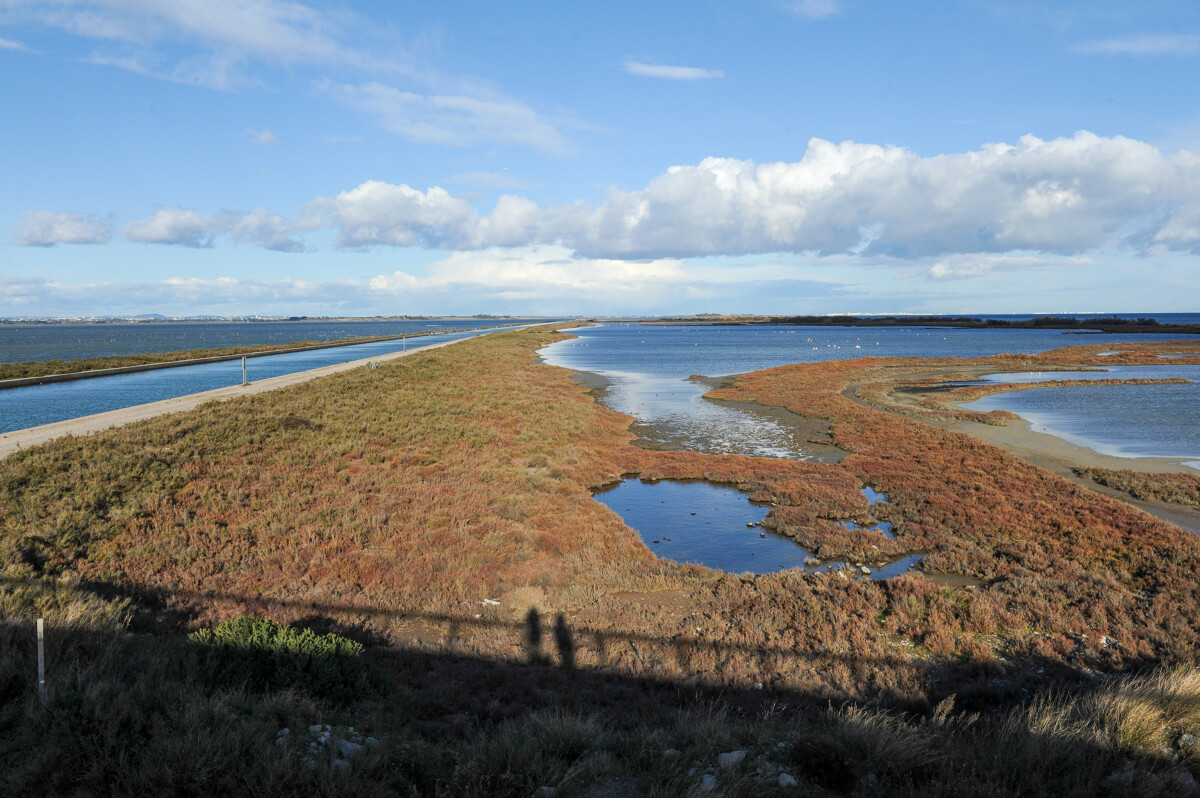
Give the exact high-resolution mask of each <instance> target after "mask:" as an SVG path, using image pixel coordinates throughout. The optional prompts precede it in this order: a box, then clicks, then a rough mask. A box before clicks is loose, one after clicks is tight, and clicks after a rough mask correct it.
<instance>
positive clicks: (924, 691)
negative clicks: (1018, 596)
mask: <svg viewBox="0 0 1200 798" xmlns="http://www.w3.org/2000/svg"><path fill="white" fill-rule="evenodd" d="M17 582H19V583H21V584H22V585H24V586H26V587H30V586H37V585H39V582H38V580H14V579H11V578H8V577H0V584H5V583H17ZM47 589H48V588H47ZM78 589H79V590H81V591H87V592H94V593H98V594H100V595H104V596H106V597H108V598H113V597H116V596H121V597H126V598H132V599H134V600H135V601H136V603H137V604H138V606H139V607H142V608H145V609H148V610H150V611H151V612H154V611H157V613H158V615H159V617H160V618H163V619H165V620H166V621H167V625H168V626H176V627H178V628H180V629H182V628H184V627H185V626H186V625H188V623H189V619H191V618H195V617H196V615H197V614H198V613H197V612H195V611H189V610H188V609H187V608H189V607H190V608H192V609H193V610H195V609H197V608H211V607H213V606H214V605H216V606H217V607H218V612H219V614H220V615H223V616H229V615H232V614H259V615H266V616H275V617H276V619H281V618H286V619H288V620H290V621H291V622H292V623H293V624H295V625H298V626H305V627H309V628H313V629H314V630H315V631H319V632H336V633H338V634H342V635H344V636H348V637H352V638H355V639H357V640H359V641H360V642H362V643H364V644H366V645H367V646H368V650H367V656H368V658H369V659H370V660H371V661H373V662H375V663H376V664H377V665H379V666H380V668H381V669H382V670H383V671H384V672H385V674H387V675H389V676H390V677H392V678H393V680H395V681H396V682H397V683H398V684H401V685H402V686H403V687H404V688H405V689H406V690H408V691H410V692H412V693H413V694H414V695H418V696H420V698H419V700H418V701H417V703H418V704H421V705H425V704H430V703H433V704H437V705H439V706H442V707H451V706H455V705H469V706H470V707H471V709H469V710H464V711H469V712H473V713H476V714H480V713H482V714H483V715H487V716H492V715H495V712H494V711H491V710H489V709H488V707H492V708H493V709H494V708H495V707H494V706H493V705H494V704H495V702H496V700H498V699H497V698H496V697H497V696H500V695H502V696H505V698H504V700H503V701H501V702H500V704H501V705H503V706H509V707H513V706H516V707H526V708H528V706H531V705H532V706H543V705H545V706H562V705H567V706H575V705H578V706H589V707H593V708H595V707H599V706H613V707H614V708H615V706H616V705H622V706H623V707H624V709H625V710H628V707H629V706H630V702H631V701H632V702H633V703H638V702H640V701H641V700H642V699H641V698H636V700H635V698H631V696H642V697H644V696H645V695H650V694H654V695H658V696H659V698H658V699H656V700H660V701H666V705H667V706H670V707H673V708H674V709H673V710H672V711H675V710H678V709H679V708H680V707H681V706H684V705H693V704H695V703H696V702H697V701H699V702H701V703H703V702H705V701H712V702H720V703H722V704H725V705H735V706H737V707H740V708H742V709H747V710H748V711H761V708H762V707H764V706H768V705H772V704H774V705H781V706H789V707H792V708H796V707H799V706H808V707H813V708H815V707H827V706H828V705H830V704H831V703H833V704H840V703H843V702H845V701H851V702H854V703H867V704H872V705H877V706H884V707H890V708H894V709H900V710H905V711H915V712H925V711H928V710H929V709H930V708H931V707H932V706H933V705H934V704H936V703H937V702H938V701H940V700H942V699H943V698H945V697H947V696H948V695H950V694H957V696H958V705H959V706H960V707H961V708H976V709H983V710H996V709H998V708H1000V707H1003V706H1007V705H1013V704H1017V703H1022V702H1024V701H1026V700H1027V699H1028V697H1029V695H1030V694H1031V692H1032V691H1033V690H1035V689H1037V688H1038V687H1044V686H1047V685H1050V684H1054V685H1058V686H1063V687H1070V688H1072V689H1077V688H1081V687H1084V686H1086V685H1087V684H1088V683H1089V682H1090V678H1089V676H1087V675H1085V674H1084V673H1083V672H1082V671H1079V670H1076V669H1074V668H1071V667H1069V666H1066V665H1064V664H1063V663H1061V662H1058V661H1054V660H1049V659H1036V660H1035V659H1030V660H1029V661H1028V662H1027V663H1026V664H1027V665H1029V667H1025V668H1021V669H1020V670H1021V673H1020V674H1017V675H1013V674H1012V673H1010V674H1008V675H1007V676H1006V678H1005V679H1003V680H1001V679H996V678H993V677H994V676H995V675H996V664H995V663H994V662H980V661H976V660H971V659H967V658H960V659H941V660H933V659H930V658H913V657H910V656H907V655H906V654H905V653H904V652H902V651H897V652H895V653H884V654H878V653H866V652H861V651H855V650H852V649H850V648H848V647H847V648H843V649H842V650H829V649H827V648H815V647H810V648H803V647H784V646H780V645H769V644H747V643H742V642H737V641H731V640H728V639H725V640H719V639H711V638H706V637H703V636H701V635H696V634H688V633H684V632H677V633H673V634H651V633H647V632H644V631H639V630H630V629H619V628H612V627H607V628H598V627H595V626H588V625H574V624H572V622H571V621H570V619H569V618H568V617H567V616H566V615H565V614H563V613H558V614H556V615H555V616H554V619H553V621H550V620H549V619H548V618H545V617H543V613H542V612H541V611H539V610H538V609H537V608H536V607H532V608H530V609H529V610H528V611H527V612H526V613H525V614H524V617H523V618H522V619H520V620H513V619H507V618H502V617H498V616H497V615H495V614H492V615H489V614H488V612H487V611H486V610H485V612H480V613H478V614H474V615H464V614H454V613H445V612H428V611H420V610H413V609H404V608H386V607H378V606H373V605H368V604H362V603H355V602H317V601H311V600H304V599H290V598H274V597H267V596H245V595H238V594H234V593H226V592H220V591H186V590H178V589H162V588H160V589H154V590H137V591H132V590H128V589H123V588H119V587H117V586H114V585H112V584H111V583H81V584H80V585H79V586H78ZM490 612H491V613H496V612H497V610H496V608H494V607H493V608H490ZM381 627H382V631H381ZM418 627H419V628H418ZM414 629H417V631H420V632H421V634H417V635H413V634H411V632H412V631H413V630H414ZM405 630H408V632H410V633H409V634H406V633H405ZM1038 669H1040V670H1038ZM664 696H671V698H670V699H669V700H668V699H667V698H664ZM634 714H635V715H636V714H637V713H634ZM652 714H653V713H652Z"/></svg>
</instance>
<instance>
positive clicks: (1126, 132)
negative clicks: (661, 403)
mask: <svg viewBox="0 0 1200 798" xmlns="http://www.w3.org/2000/svg"><path fill="white" fill-rule="evenodd" d="M1198 64H1200V6H1196V5H1195V4H1193V3H1185V2H1154V1H1153V0H1149V1H1148V2H1140V3H1127V2H1126V3H1117V2H1104V1H1103V0H1097V1H1096V2H1079V3H1074V2H1062V3H1046V2H1041V3H1035V2H1023V0H1011V1H1008V0H996V1H995V2H989V1H988V0H974V1H964V2H938V3H932V2H910V3H892V2H886V3H885V2H866V0H744V1H743V2H738V3H729V2H703V1H700V2H687V3H674V2H662V3H654V4H646V3H640V2H639V3H625V2H605V3H597V4H587V3H555V4H551V3H508V4H498V3H494V2H487V3H485V2H478V3H468V2H446V3H440V4H432V3H424V4H417V3H405V4H398V3H392V2H380V3H366V2H360V3H347V4H338V3H336V2H321V3H315V2H287V1H285V0H171V2H156V1H155V0H42V1H41V2H24V0H0V74H2V75H3V77H4V79H3V80H0V107H2V108H3V109H4V113H3V114H0V181H2V182H0V185H3V187H4V190H3V191H2V192H0V316H8V317H21V316H79V315H104V314H112V315H126V314H128V315H133V314H140V313H163V314H167V315H190V314H220V315H226V314H229V315H241V314H263V315H301V314H304V315H374V314H403V313H409V314H441V313H514V314H531V313H533V314H556V315H557V314H594V313H604V314H668V313H684V312H762V313H840V312H876V313H877V312H935V313H1004V312H1059V311H1066V312H1082V311H1128V312H1154V311H1160V312H1170V311H1196V310H1197V309H1198V307H1197V305H1198V302H1197V299H1198V298H1200V275H1198V270H1197V266H1198V265H1200V258H1198V255H1200V103H1197V100H1198V99H1200V97H1198V94H1200V92H1198V89H1197V87H1200V70H1198V69H1197V66H1198Z"/></svg>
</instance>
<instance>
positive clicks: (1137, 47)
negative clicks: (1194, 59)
mask: <svg viewBox="0 0 1200 798" xmlns="http://www.w3.org/2000/svg"><path fill="white" fill-rule="evenodd" d="M1074 50H1075V52H1077V53H1097V54H1101V55H1193V54H1194V53H1196V52H1200V35H1198V34H1194V33H1142V34H1134V35H1130V36H1121V37H1118V38H1114V39H1095V40H1092V41H1088V42H1083V43H1082V44H1079V45H1077V46H1076V47H1075V48H1074Z"/></svg>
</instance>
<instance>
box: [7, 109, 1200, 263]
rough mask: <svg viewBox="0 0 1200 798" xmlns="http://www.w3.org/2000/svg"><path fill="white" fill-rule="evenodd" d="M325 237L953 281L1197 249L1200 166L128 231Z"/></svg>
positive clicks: (287, 245)
mask: <svg viewBox="0 0 1200 798" xmlns="http://www.w3.org/2000/svg"><path fill="white" fill-rule="evenodd" d="M110 228H111V223H109V222H102V221H97V220H95V219H94V218H91V217H84V216H82V215H80V214H70V213H66V214H61V213H60V214H56V213H53V212H50V211H37V212H31V213H27V214H25V215H24V216H23V217H22V220H21V222H20V223H19V225H18V231H17V236H16V239H17V242H18V243H22V244H30V245H33V244H37V245H49V244H53V243H103V242H106V241H107V240H108V237H109V236H110V235H111V233H110ZM322 228H325V229H330V230H332V231H334V233H335V234H336V238H335V246H336V247H338V248H340V249H347V250H366V249H373V248H380V247H400V248H410V247H420V248H426V249H436V250H444V251H449V252H455V251H461V252H466V251H477V250H486V249H496V248H519V247H529V246H559V247H563V248H565V249H566V250H568V251H570V252H571V253H573V255H574V256H577V257H580V258H590V259H600V260H604V259H609V260H616V259H619V260H626V261H650V260H655V259H663V258H695V257H706V256H735V257H736V256H743V255H761V254H766V253H793V254H799V253H803V254H805V255H806V256H811V257H818V258H829V257H831V256H836V255H847V254H848V255H854V256H862V257H878V258H887V259H890V260H891V261H892V262H896V263H899V262H902V261H905V260H910V261H912V260H915V259H922V258H943V259H947V258H951V257H952V256H953V257H959V259H958V260H946V263H947V264H951V263H953V264H956V265H947V266H945V267H944V268H943V269H942V270H941V271H940V272H938V273H937V274H936V275H933V276H937V277H939V278H942V279H945V278H948V277H954V276H969V275H970V274H972V273H975V272H978V270H979V269H982V268H984V267H982V266H981V267H966V266H962V265H961V264H962V263H963V261H962V260H961V256H995V255H1003V254H1006V253H1007V254H1010V255H1011V254H1014V253H1016V254H1020V253H1026V254H1028V253H1042V254H1045V255H1052V256H1058V257H1065V256H1075V255H1082V254H1086V253H1088V252H1092V251H1095V250H1098V249H1101V248H1105V247H1114V246H1116V247H1124V248H1126V249H1128V250H1132V251H1137V252H1141V253H1143V254H1154V253H1157V252H1162V251H1169V250H1174V251H1183V252H1192V253H1200V157H1197V156H1196V155H1193V154H1192V153H1190V152H1188V151H1180V152H1178V153H1175V154H1173V155H1165V154H1164V153H1162V152H1161V151H1159V150H1158V149H1157V148H1155V147H1154V146H1152V145H1150V144H1147V143H1144V142H1140V141H1136V140H1133V139H1128V138H1123V137H1120V136H1116V137H1111V138H1106V137H1101V136H1096V135H1094V134H1092V133H1087V132H1080V133H1077V134H1075V135H1074V136H1071V137H1066V138H1059V139H1054V140H1049V141H1046V140H1042V139H1039V138H1037V137H1034V136H1025V137H1022V138H1021V139H1020V140H1019V141H1018V142H1017V143H1015V144H986V145H984V146H982V147H981V148H979V149H977V150H974V151H970V152H964V153H952V154H946V155H935V156H922V155H919V154H917V153H915V152H913V151H912V150H908V149H905V148H903V147H896V146H889V145H876V144H863V143H858V142H853V141H844V142H841V143H836V144H835V143H833V142H829V141H825V140H822V139H818V138H814V139H811V140H810V141H809V143H808V147H807V149H806V151H805V153H804V156H803V157H802V158H801V159H800V160H798V161H792V162H775V163H756V162H754V161H749V160H739V159H735V158H705V159H704V160H702V161H700V162H699V163H697V164H694V165H681V166H673V167H670V168H668V169H667V170H666V171H665V172H663V173H662V174H660V175H658V176H657V177H655V178H654V179H653V180H651V181H650V182H649V183H648V184H647V185H646V186H645V187H644V188H641V189H637V190H633V191H625V190H620V189H616V188H613V189H610V190H609V191H608V193H607V195H606V196H605V197H604V198H603V200H602V201H600V202H598V203H588V202H584V201H577V202H574V203H565V204H556V205H548V206H541V205H539V204H538V203H537V202H535V201H533V200H532V199H529V198H528V197H524V196H521V195H519V194H513V193H510V194H504V195H502V196H500V197H499V198H498V199H497V201H496V203H495V204H494V205H493V206H492V208H491V210H490V212H489V213H481V212H480V210H478V209H477V208H476V207H475V206H474V205H473V204H472V203H471V202H469V201H468V200H467V199H466V198H464V197H458V196H454V195H453V194H451V193H450V192H449V191H447V190H446V189H444V188H442V187H440V186H433V187H430V188H428V189H425V190H421V189H418V188H414V187H412V186H409V185H407V184H404V183H388V182H385V181H380V180H367V181H365V182H363V183H361V184H359V185H357V186H355V187H353V188H349V189H347V190H345V191H342V192H340V193H339V194H337V195H336V196H333V197H318V198H316V199H315V200H312V201H310V202H308V203H307V204H306V205H304V206H303V211H302V215H301V216H299V217H297V218H293V219H286V218H285V217H283V216H281V215H279V214H277V213H273V212H269V211H267V210H266V209H263V208H260V209H258V210H256V211H252V212H248V213H247V212H241V211H228V210H223V211H220V212H217V213H202V212H199V211H196V210H193V209H190V208H183V207H160V208H158V209H157V210H156V211H155V212H154V213H153V214H151V215H150V216H148V217H145V218H141V219H134V220H132V221H130V222H128V223H127V224H126V226H125V228H124V237H125V238H126V239H127V240H129V241H135V242H141V243H157V244H174V245H180V246H189V247H200V248H204V247H211V246H213V245H214V244H215V243H216V241H217V240H218V239H219V238H220V237H222V236H225V237H228V238H229V239H231V240H233V241H235V242H238V243H249V244H253V245H257V246H262V247H264V248H267V249H271V250H277V251H284V252H302V251H306V250H307V249H311V247H308V246H307V244H306V243H305V241H304V238H303V237H304V235H305V234H306V233H309V232H312V231H314V230H318V229H322ZM985 262H989V261H986V260H984V261H980V263H985ZM1011 262H1012V263H1020V262H1021V261H1020V260H1019V258H1018V259H1017V260H1013V261H1011ZM986 270H990V267H988V268H987V269H986ZM931 274H933V273H931Z"/></svg>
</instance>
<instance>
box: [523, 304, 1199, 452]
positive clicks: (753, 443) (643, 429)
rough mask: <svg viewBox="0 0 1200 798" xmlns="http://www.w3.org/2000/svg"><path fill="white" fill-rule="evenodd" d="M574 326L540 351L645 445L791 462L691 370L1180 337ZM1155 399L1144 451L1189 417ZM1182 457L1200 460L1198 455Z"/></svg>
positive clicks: (766, 425)
mask: <svg viewBox="0 0 1200 798" xmlns="http://www.w3.org/2000/svg"><path fill="white" fill-rule="evenodd" d="M571 333H572V334H573V335H575V336H577V337H576V338H575V339H572V340H566V341H560V342H558V343H555V344H551V345H550V346H548V347H545V348H544V349H542V350H541V354H542V356H543V358H544V359H545V360H546V361H547V362H548V363H551V364H553V365H557V366H565V367H567V368H571V369H575V370H577V371H587V372H592V373H595V374H599V375H601V376H602V377H604V378H605V379H607V380H608V381H609V382H610V383H611V387H610V388H609V389H608V390H607V392H606V394H605V396H604V403H605V404H606V405H608V406H609V407H611V408H613V409H614V410H619V411H621V412H623V413H628V414H629V415H631V416H634V417H635V418H637V419H638V422H639V424H638V426H637V430H638V432H639V433H640V434H642V435H643V436H645V437H647V438H649V439H650V441H651V442H652V443H656V444H661V445H669V446H677V445H680V444H681V443H682V444H683V445H684V446H685V447H686V448H687V449H689V450H694V451H701V452H705V453H710V454H726V453H731V452H738V453H743V454H753V455H758V456H766V457H789V458H795V459H811V458H813V457H814V452H813V451H812V450H810V449H806V448H805V447H804V446H803V442H801V443H800V444H799V445H798V444H797V442H796V441H795V440H794V439H793V438H792V436H791V434H790V433H791V431H790V430H788V429H787V428H786V427H784V426H782V425H779V424H775V423H774V422H771V421H769V420H766V421H764V420H762V419H760V418H757V417H754V416H751V415H750V414H748V413H746V412H745V411H743V410H740V409H737V408H734V407H727V406H724V405H720V404H717V403H714V402H710V401H707V400H705V399H702V398H701V397H702V396H703V394H704V393H706V392H707V391H709V390H710V387H709V386H708V385H706V384H704V383H701V382H698V381H695V380H689V379H688V376H689V375H692V374H703V375H707V376H710V377H715V376H724V375H732V374H740V373H744V372H748V371H755V370H758V369H765V368H772V367H775V366H782V365H787V364H790V363H815V362H822V361H827V360H838V359H845V358H858V357H870V356H881V357H983V356H987V355H995V354H1001V353H1004V352H1013V353H1017V352H1021V353H1037V352H1044V351H1046V350H1048V349H1055V348H1058V347H1064V346H1076V345H1080V344H1117V343H1123V342H1129V341H1165V340H1178V339H1179V338H1180V336H1179V335H1178V334H1176V335H1162V334H1124V335H1119V334H1087V335H1079V334H1071V333H1064V332H1062V331H1058V330H996V329H984V330H968V329H954V328H937V327H910V328H883V327H881V328H863V327H790V326H779V327H768V326H758V325H754V326H719V325H712V326H693V327H682V326H654V325H636V324H603V325H598V326H594V327H588V328H584V329H578V330H572V331H571ZM1149 368H1155V369H1157V368H1159V367H1149ZM1162 368H1164V369H1167V370H1169V371H1172V372H1174V371H1176V370H1177V369H1178V368H1184V367H1171V366H1170V365H1169V364H1164V366H1163V367H1162ZM1190 368H1195V367H1190ZM1164 373H1165V372H1164ZM1049 379H1054V377H1050V378H1049ZM1165 387H1167V386H1153V387H1149V389H1148V390H1147V391H1146V392H1145V394H1146V395H1149V394H1154V393H1155V392H1159V391H1162V389H1163V388H1165ZM1055 390H1058V389H1055ZM1066 390H1070V389H1066ZM1088 390H1094V389H1088ZM1118 390H1120V389H1118ZM1165 395H1166V396H1170V395H1171V393H1170V392H1166V394H1165ZM1006 396H1010V395H1009V394H999V395H996V396H995V397H992V398H994V399H995V400H996V401H1007V400H1006V399H1004V398H1003V397H1006ZM1012 396H1015V394H1014V395H1012ZM1155 406H1156V407H1158V408H1159V412H1160V416H1159V418H1160V420H1161V427H1162V428H1163V429H1164V430H1166V431H1167V432H1166V434H1165V435H1160V434H1157V433H1156V434H1155V436H1154V437H1153V438H1152V439H1147V443H1146V444H1145V445H1146V447H1147V448H1148V449H1150V450H1155V449H1157V448H1161V446H1162V445H1164V444H1165V443H1166V441H1167V439H1169V438H1170V437H1171V435H1170V433H1169V430H1170V429H1171V425H1172V424H1176V423H1179V424H1187V423H1190V422H1188V421H1186V419H1187V418H1188V417H1189V416H1188V409H1187V408H1181V407H1179V406H1177V405H1173V404H1172V402H1171V399H1169V398H1164V399H1163V400H1162V401H1158V402H1157V403H1156V405H1155ZM1194 407H1195V405H1194V406H1193V411H1194ZM1099 409H1102V406H1101V408H1099ZM1014 412H1019V411H1015V410H1014ZM1179 419H1183V420H1179ZM1129 429H1137V427H1136V426H1130V427H1129ZM1182 456H1187V457H1191V456H1196V457H1200V452H1196V453H1195V454H1194V455H1191V454H1189V455H1182Z"/></svg>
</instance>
